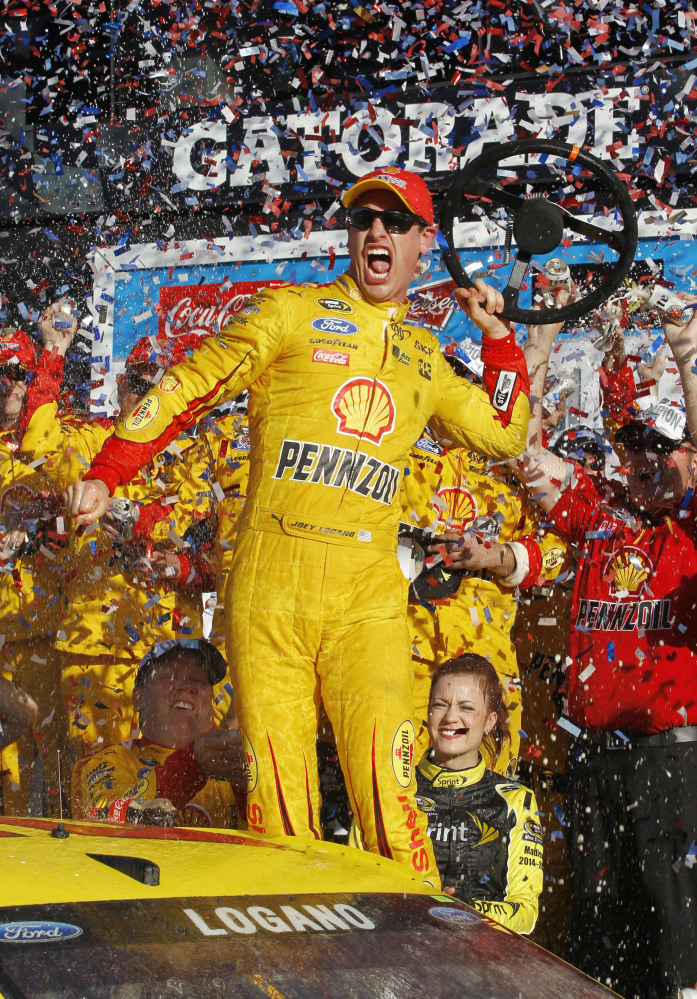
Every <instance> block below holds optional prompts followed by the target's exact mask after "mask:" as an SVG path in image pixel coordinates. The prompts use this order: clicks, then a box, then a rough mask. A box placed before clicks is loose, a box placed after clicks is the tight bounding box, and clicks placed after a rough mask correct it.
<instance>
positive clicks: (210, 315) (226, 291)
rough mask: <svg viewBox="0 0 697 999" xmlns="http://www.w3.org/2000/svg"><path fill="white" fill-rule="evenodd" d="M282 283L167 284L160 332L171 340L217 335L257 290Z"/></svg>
mask: <svg viewBox="0 0 697 999" xmlns="http://www.w3.org/2000/svg"><path fill="white" fill-rule="evenodd" d="M280 284H283V282H282V281H241V282H239V283H237V284H227V283H226V284H221V285H218V284H185V285H165V286H164V287H161V288H160V308H159V323H158V325H159V332H160V333H161V334H163V335H165V336H168V337H176V336H184V335H185V334H186V335H187V336H188V335H191V334H194V335H199V336H214V335H215V334H216V333H219V332H220V330H224V329H225V327H226V326H227V325H228V324H229V322H230V318H231V317H232V316H234V315H235V313H237V312H241V311H242V309H243V308H244V307H245V305H246V303H247V300H248V299H249V297H250V295H253V294H254V292H255V291H258V290H259V289H260V288H268V287H278V285H280Z"/></svg>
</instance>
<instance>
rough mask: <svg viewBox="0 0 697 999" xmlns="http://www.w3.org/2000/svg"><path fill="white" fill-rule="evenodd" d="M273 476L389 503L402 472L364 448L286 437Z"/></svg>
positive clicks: (397, 486) (387, 504)
mask: <svg viewBox="0 0 697 999" xmlns="http://www.w3.org/2000/svg"><path fill="white" fill-rule="evenodd" d="M273 478H274V479H290V480H292V481H294V482H310V483H313V484H319V485H325V486H334V487H335V488H337V489H342V488H343V489H350V490H351V492H354V493H358V495H359V496H366V497H367V498H368V499H372V500H375V501H376V502H377V503H384V504H385V505H386V506H389V505H390V504H391V503H392V500H393V499H394V496H395V493H396V492H397V489H398V488H399V479H400V471H399V469H398V468H395V467H394V466H393V465H388V464H387V462H384V461H380V460H379V459H378V458H373V457H370V456H369V455H367V454H363V453H362V452H361V451H351V450H349V449H347V448H343V447H332V445H330V444H315V443H314V442H313V441H293V440H284V441H283V443H282V444H281V452H280V454H279V457H278V464H277V466H276V471H275V472H274V474H273Z"/></svg>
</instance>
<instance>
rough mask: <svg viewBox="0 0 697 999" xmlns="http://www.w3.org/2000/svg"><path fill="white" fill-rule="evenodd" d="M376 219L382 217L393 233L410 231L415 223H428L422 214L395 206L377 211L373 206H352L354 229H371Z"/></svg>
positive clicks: (351, 223)
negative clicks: (395, 207)
mask: <svg viewBox="0 0 697 999" xmlns="http://www.w3.org/2000/svg"><path fill="white" fill-rule="evenodd" d="M375 219H380V221H381V222H382V224H383V225H384V227H385V229H386V230H387V231H388V232H392V233H405V232H409V230H410V229H411V227H412V226H414V225H428V222H426V220H425V219H422V218H421V216H420V215H413V214H412V213H411V212H399V211H397V210H396V209H393V208H391V209H390V210H389V211H386V212H376V211H374V209H372V208H352V209H351V210H350V211H349V213H348V220H349V224H350V225H352V226H353V228H354V229H361V230H366V229H370V227H371V225H372V224H373V222H374V221H375Z"/></svg>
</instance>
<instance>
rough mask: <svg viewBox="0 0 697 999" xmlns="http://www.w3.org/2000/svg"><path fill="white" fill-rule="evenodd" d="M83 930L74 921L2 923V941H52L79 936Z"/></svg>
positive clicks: (0, 931) (0, 941)
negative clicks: (73, 923)
mask: <svg viewBox="0 0 697 999" xmlns="http://www.w3.org/2000/svg"><path fill="white" fill-rule="evenodd" d="M81 933H82V930H81V929H80V927H79V926H73V925H72V923H49V922H46V923H44V922H26V923H0V943H52V942H53V941H55V940H70V939H71V937H79V936H80V934H81Z"/></svg>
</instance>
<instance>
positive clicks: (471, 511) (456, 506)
mask: <svg viewBox="0 0 697 999" xmlns="http://www.w3.org/2000/svg"><path fill="white" fill-rule="evenodd" d="M438 495H439V497H440V498H441V499H442V500H444V501H445V503H444V505H443V506H441V507H440V512H439V515H438V519H439V520H440V521H441V523H446V522H447V524H448V526H449V527H455V528H463V527H467V526H468V524H471V523H472V521H473V520H474V518H475V517H476V516H477V504H476V503H475V501H474V497H473V496H472V494H471V493H469V492H467V490H466V489H463V488H462V486H446V488H445V489H439V490H438Z"/></svg>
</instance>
